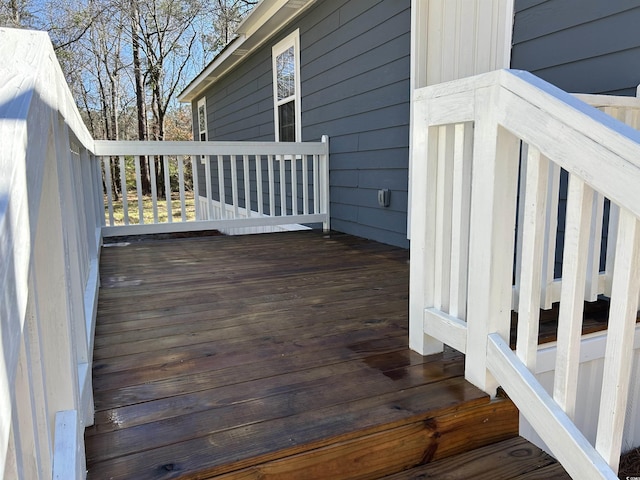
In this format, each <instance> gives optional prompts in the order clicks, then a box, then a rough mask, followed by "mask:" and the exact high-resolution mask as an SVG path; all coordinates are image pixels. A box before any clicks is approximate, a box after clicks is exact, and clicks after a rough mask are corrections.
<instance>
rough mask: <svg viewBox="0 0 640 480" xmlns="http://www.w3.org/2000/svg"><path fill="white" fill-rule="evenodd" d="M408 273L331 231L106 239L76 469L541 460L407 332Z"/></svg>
mask: <svg viewBox="0 0 640 480" xmlns="http://www.w3.org/2000/svg"><path fill="white" fill-rule="evenodd" d="M408 276H409V272H408V258H407V252H406V251H405V250H401V249H397V248H393V247H389V246H386V245H381V244H378V243H375V242H371V241H367V240H363V239H360V238H356V237H352V236H348V235H341V234H332V235H330V236H328V235H323V234H321V233H318V232H295V233H285V234H269V235H252V236H240V237H224V236H215V237H200V238H181V239H165V240H149V239H147V240H142V241H132V242H130V243H129V244H116V245H114V246H109V247H105V248H104V249H103V251H102V256H101V281H102V286H101V290H100V300H99V307H98V321H97V327H96V337H95V350H94V364H93V366H94V370H93V375H94V378H93V385H94V392H95V406H96V417H95V424H94V425H93V426H92V427H89V428H87V430H86V449H87V466H88V471H89V475H88V478H89V479H108V478H114V479H116V478H117V479H134V478H135V479H137V480H142V479H169V478H199V479H205V478H212V477H217V476H220V478H242V479H250V478H280V479H281V478H291V479H294V478H296V479H301V478H304V479H314V478H315V479H324V478H326V479H339V478H361V479H366V478H372V479H377V478H381V477H384V476H385V475H392V474H397V475H394V477H393V478H397V479H401V478H442V475H456V474H457V475H458V476H447V478H470V477H468V476H467V475H469V474H470V472H471V470H469V469H467V470H465V465H471V464H478V462H480V464H482V465H484V467H483V468H485V470H486V474H487V475H489V476H487V477H482V476H477V474H478V471H477V469H476V470H474V472H475V473H474V474H473V475H474V478H550V477H549V476H548V475H549V473H548V472H547V474H544V473H543V477H531V476H526V477H525V476H522V477H520V476H519V475H525V474H526V475H530V474H533V472H534V470H537V469H539V468H542V467H545V466H546V467H545V468H551V469H554V471H557V468H556V465H554V462H553V460H552V459H551V458H549V457H548V456H546V455H545V454H543V453H541V452H540V451H538V450H536V449H535V448H534V447H533V446H531V445H530V444H525V443H523V441H522V440H520V439H517V437H516V436H517V433H518V414H517V411H516V409H515V407H513V405H512V404H511V402H510V401H508V400H506V399H497V400H493V401H491V400H490V399H489V398H488V397H487V396H486V395H485V394H484V393H483V392H481V391H479V390H477V389H476V388H475V387H473V386H471V385H470V384H468V383H467V382H466V381H465V380H464V378H463V370H464V358H463V356H462V355H461V354H458V353H457V352H454V351H451V350H446V351H445V352H444V353H443V354H440V355H434V356H430V357H424V358H423V357H421V356H420V355H417V354H415V353H413V352H411V351H409V350H408V348H407V337H408V325H407V312H408ZM500 441H505V442H506V443H503V444H499V445H498V446H496V445H495V444H496V442H500ZM500 445H502V446H500ZM484 446H487V447H486V448H487V449H488V450H484V451H480V452H478V451H476V452H471V453H466V454H464V452H468V451H470V450H473V449H475V448H480V447H484ZM514 452H515V453H514ZM518 452H519V453H518ZM522 452H528V453H527V455H524V457H523V455H522ZM457 454H464V455H466V457H464V458H458V459H457V460H456V462H455V463H454V464H447V463H446V462H447V460H446V459H447V458H451V457H452V456H453V455H457ZM518 457H519V460H518V462H517V466H515V463H514V462H515V460H514V459H518ZM525 457H526V458H525ZM443 459H445V460H443ZM437 460H440V461H439V462H438V461H437ZM428 462H434V463H430V464H429V465H428V466H427V467H422V469H421V470H419V471H417V470H416V471H413V470H407V469H410V468H412V467H415V466H419V465H422V464H425V463H428ZM498 465H501V466H504V465H510V470H508V471H509V472H510V475H509V476H500V475H501V474H500V473H497V470H496V469H497V468H498ZM427 468H430V469H431V470H430V473H429V471H427V470H426V469H427ZM469 468H471V467H469ZM405 470H406V471H405ZM403 471H405V472H404V473H400V474H398V473H397V472H403ZM411 472H414V473H411ZM456 472H457V473H456ZM496 473H497V476H496ZM544 475H547V476H544ZM554 478H561V477H554ZM564 478H568V477H564Z"/></svg>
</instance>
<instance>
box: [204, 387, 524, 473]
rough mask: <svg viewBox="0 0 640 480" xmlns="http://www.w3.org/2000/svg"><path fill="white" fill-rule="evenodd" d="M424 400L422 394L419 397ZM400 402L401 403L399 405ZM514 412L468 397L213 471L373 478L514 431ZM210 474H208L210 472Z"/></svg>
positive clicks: (501, 402)
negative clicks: (449, 405)
mask: <svg viewBox="0 0 640 480" xmlns="http://www.w3.org/2000/svg"><path fill="white" fill-rule="evenodd" d="M422 398H423V400H422V402H423V403H424V397H422ZM399 408H400V407H399ZM517 422H518V413H517V410H516V408H515V407H514V405H513V404H512V402H511V401H509V400H507V399H497V400H493V401H490V400H489V399H488V398H486V399H485V401H484V402H481V403H480V402H478V401H473V402H469V403H467V404H464V403H463V404H460V405H457V406H455V407H453V408H447V409H440V410H439V411H433V412H432V413H431V414H428V413H426V412H425V413H423V414H420V415H414V416H412V417H407V418H406V419H405V420H404V421H402V422H397V421H396V422H393V423H388V424H378V425H375V427H370V428H366V429H362V430H360V431H359V432H352V433H350V434H349V435H348V437H347V438H346V439H345V436H344V435H343V436H341V437H340V438H336V439H335V440H334V441H328V440H329V439H325V440H324V441H323V444H322V445H321V446H314V445H308V446H307V447H304V446H302V445H297V446H296V447H295V448H294V449H291V451H290V452H287V451H281V452H279V454H278V457H279V458H276V459H273V460H269V461H265V462H262V463H256V464H254V465H251V466H248V467H246V468H241V469H238V470H235V471H231V472H228V473H226V474H223V475H218V476H215V478H216V479H218V480H222V479H224V480H231V479H233V480H249V479H265V480H268V479H278V480H287V479H291V480H293V479H300V478H304V479H305V480H315V479H317V480H325V479H329V478H330V479H332V480H341V479H344V480H347V479H363V480H365V479H377V478H380V477H382V476H385V475H389V474H392V473H395V472H399V471H402V470H405V469H408V468H411V467H412V466H415V465H420V464H422V463H424V462H430V461H436V460H438V459H443V458H446V457H449V456H451V455H456V454H459V453H461V452H465V451H467V450H468V449H470V448H478V447H481V446H485V445H488V444H492V443H494V442H496V441H501V440H504V439H506V438H512V437H513V436H514V435H516V434H517ZM212 478H213V477H212Z"/></svg>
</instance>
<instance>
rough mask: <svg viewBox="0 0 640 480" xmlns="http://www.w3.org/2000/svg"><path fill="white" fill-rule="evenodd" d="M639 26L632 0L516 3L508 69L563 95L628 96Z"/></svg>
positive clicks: (637, 59)
mask: <svg viewBox="0 0 640 480" xmlns="http://www.w3.org/2000/svg"><path fill="white" fill-rule="evenodd" d="M638 25H640V4H639V3H638V2H637V0H619V1H615V2H610V1H602V0H516V1H515V22H514V30H513V49H512V56H511V66H512V68H518V69H522V70H529V71H530V72H532V73H534V74H535V75H537V76H539V77H541V78H543V79H544V80H546V81H548V82H550V83H553V84H554V85H556V86H558V87H560V88H562V89H563V90H566V91H568V92H574V93H602V94H613V95H629V96H633V95H635V92H636V87H637V86H638V84H640V35H638Z"/></svg>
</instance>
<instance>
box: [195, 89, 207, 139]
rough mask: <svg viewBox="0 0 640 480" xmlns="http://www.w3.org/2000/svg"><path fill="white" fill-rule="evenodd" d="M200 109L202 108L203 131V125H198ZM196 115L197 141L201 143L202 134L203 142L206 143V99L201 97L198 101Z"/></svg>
mask: <svg viewBox="0 0 640 480" xmlns="http://www.w3.org/2000/svg"><path fill="white" fill-rule="evenodd" d="M200 107H204V129H203V125H200ZM196 108H197V110H196V115H197V117H196V118H197V119H198V141H201V139H202V134H203V133H204V140H205V141H207V140H208V139H209V132H208V131H207V97H202V98H201V99H200V100H198V105H197V107H196Z"/></svg>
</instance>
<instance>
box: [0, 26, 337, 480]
mask: <svg viewBox="0 0 640 480" xmlns="http://www.w3.org/2000/svg"><path fill="white" fill-rule="evenodd" d="M0 145H1V148H0V292H2V299H1V300H0V333H1V338H2V345H1V349H2V350H1V353H2V355H0V361H1V362H2V364H1V367H2V368H0V477H2V478H12V479H13V478H16V479H20V480H23V479H24V480H31V479H36V478H37V479H45V478H47V479H48V478H54V479H58V480H71V479H82V478H85V476H86V468H85V464H86V462H85V453H84V429H85V427H86V426H89V425H91V424H92V423H93V415H94V408H93V392H92V381H91V364H92V355H93V338H94V328H95V318H96V310H97V299H98V287H99V271H98V269H99V256H100V249H101V246H102V238H103V237H104V236H113V235H129V234H142V233H154V232H183V231H188V230H194V231H197V230H204V229H223V228H239V227H242V228H244V227H255V226H278V225H289V224H299V223H300V224H302V223H305V224H306V223H322V224H323V226H324V228H325V229H328V228H329V186H328V185H329V184H328V177H329V175H328V164H329V159H328V139H327V138H323V140H322V141H321V142H314V143H273V142H272V143H267V142H263V143H219V142H102V141H94V139H93V138H92V137H91V135H90V134H89V132H88V131H87V129H86V127H85V126H84V123H83V121H82V118H81V117H80V114H79V112H78V110H77V108H76V106H75V103H74V101H73V98H72V96H71V93H70V91H69V89H68V87H67V84H66V82H65V79H64V76H63V74H62V71H61V69H60V66H59V64H58V62H57V59H56V56H55V53H54V50H53V48H52V46H51V43H50V41H49V38H48V36H47V34H46V33H43V32H30V31H22V30H12V29H2V28H0ZM141 156H144V157H145V158H152V159H153V160H154V161H152V162H150V166H151V168H153V167H154V166H155V165H156V161H158V162H161V163H162V166H163V167H164V169H165V170H164V171H165V172H167V174H166V175H165V176H164V181H165V183H166V184H171V181H172V180H171V178H170V175H169V171H170V167H171V166H172V164H174V165H175V168H176V172H177V185H174V190H175V198H173V196H172V195H168V196H167V197H168V198H167V199H164V200H163V199H161V198H160V192H159V189H158V184H157V183H156V180H155V179H156V175H155V174H154V173H155V172H153V171H152V172H151V173H152V175H150V178H151V179H152V181H151V185H150V187H151V195H150V202H147V203H149V206H148V207H146V206H145V198H144V195H143V194H142V188H141V187H142V185H141V172H140V158H141ZM113 162H115V163H116V164H117V165H118V167H119V173H120V174H119V177H118V178H112V177H111V170H112V168H111V167H112V163H113ZM185 162H190V163H191V166H192V171H193V178H192V185H193V187H192V190H191V191H189V188H188V187H187V182H186V176H185V170H186V169H185ZM158 165H159V164H158ZM127 168H132V171H131V172H128V171H127ZM118 182H120V185H119V190H120V193H124V195H122V197H121V198H122V211H123V222H122V225H116V223H117V222H116V221H115V218H114V205H115V202H114V197H113V196H112V187H113V185H114V184H116V183H118ZM128 182H130V183H131V182H133V186H131V185H128V184H127V183H128ZM174 184H176V182H174ZM129 194H131V197H130V196H129ZM188 197H192V198H193V200H192V202H195V203H194V204H193V208H194V210H195V211H194V214H193V216H192V217H190V216H189V215H188V213H187V211H186V210H187V201H188ZM105 198H106V200H105ZM129 198H132V199H133V200H131V201H130V200H129ZM161 203H164V204H165V207H166V210H168V212H170V214H169V217H168V219H167V220H166V221H165V222H162V221H161V219H160V217H159V215H158V210H159V205H160V204H161ZM216 205H217V206H218V207H219V208H218V210H219V211H220V212H221V214H220V216H219V217H217V218H216V214H215V208H214V207H215V206H216ZM145 209H147V210H150V212H145ZM134 212H135V213H136V214H137V216H138V218H140V219H142V220H141V221H140V220H138V221H135V222H134V221H133V220H132V219H133V213H134ZM145 213H148V215H149V221H148V222H146V223H145V221H144V218H145V217H144V214H145ZM243 217H244V218H243Z"/></svg>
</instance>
